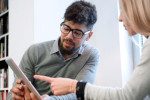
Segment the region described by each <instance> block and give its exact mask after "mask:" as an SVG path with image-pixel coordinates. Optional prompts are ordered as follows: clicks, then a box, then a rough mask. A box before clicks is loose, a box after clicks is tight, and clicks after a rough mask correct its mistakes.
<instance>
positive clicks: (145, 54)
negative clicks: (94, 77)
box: [84, 38, 150, 100]
mask: <svg viewBox="0 0 150 100" xmlns="http://www.w3.org/2000/svg"><path fill="white" fill-rule="evenodd" d="M84 92H85V93H84V98H85V100H143V99H144V98H145V97H146V96H147V95H150V38H149V39H148V40H147V41H146V42H145V43H144V46H143V48H142V56H141V59H140V62H139V64H138V66H137V67H136V68H135V70H134V71H133V73H132V76H131V78H130V80H129V81H128V82H127V84H126V85H125V87H124V88H121V89H118V88H110V87H101V86H94V85H91V84H87V85H86V87H85V91H84ZM148 100H150V98H149V99H148Z"/></svg>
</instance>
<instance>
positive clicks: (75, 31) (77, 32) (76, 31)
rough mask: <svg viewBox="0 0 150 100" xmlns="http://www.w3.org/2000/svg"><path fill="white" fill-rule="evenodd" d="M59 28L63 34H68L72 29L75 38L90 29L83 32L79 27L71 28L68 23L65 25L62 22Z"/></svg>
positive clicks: (78, 37) (79, 37)
mask: <svg viewBox="0 0 150 100" xmlns="http://www.w3.org/2000/svg"><path fill="white" fill-rule="evenodd" d="M60 30H61V32H62V33H64V34H65V35H68V34H69V33H70V31H72V35H73V37H74V38H77V39H81V38H82V37H83V35H85V34H89V33H90V31H87V32H85V33H84V32H82V31H81V30H79V29H71V28H70V27H69V26H68V25H66V24H64V23H61V24H60Z"/></svg>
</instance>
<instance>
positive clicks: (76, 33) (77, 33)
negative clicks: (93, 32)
mask: <svg viewBox="0 0 150 100" xmlns="http://www.w3.org/2000/svg"><path fill="white" fill-rule="evenodd" d="M74 34H75V35H78V36H79V35H81V34H82V33H81V32H76V31H75V32H74Z"/></svg>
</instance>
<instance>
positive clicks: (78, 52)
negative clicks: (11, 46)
mask: <svg viewBox="0 0 150 100" xmlns="http://www.w3.org/2000/svg"><path fill="white" fill-rule="evenodd" d="M96 21H97V12H96V8H95V6H94V5H92V4H90V3H88V2H85V1H76V2H74V3H73V4H71V5H70V6H69V7H68V8H67V9H66V12H65V14H64V21H63V22H62V23H61V24H60V30H61V36H60V37H59V38H58V40H53V41H48V42H44V43H39V44H35V45H32V46H31V47H30V48H29V49H28V50H27V51H26V52H25V54H24V56H23V58H22V60H21V62H20V68H21V69H22V70H23V72H24V73H25V74H26V76H27V77H28V78H29V80H30V81H31V82H32V84H33V85H34V86H35V88H36V89H37V90H38V92H39V93H40V94H41V95H43V94H48V95H53V94H52V92H51V91H50V89H49V88H50V85H49V83H47V82H43V81H39V80H35V79H34V78H33V75H35V74H39V75H44V76H49V77H65V78H72V79H77V80H83V81H87V82H90V83H93V82H94V80H95V75H96V70H97V67H98V61H99V52H98V50H97V49H96V48H94V47H93V46H90V45H88V44H85V43H84V42H85V41H88V40H89V39H90V38H91V36H92V34H93V32H92V28H93V25H94V24H95V22H96ZM15 80H17V77H16V78H15ZM16 84H17V85H16ZM24 92H25V91H24V87H23V85H21V80H19V79H18V80H17V81H15V82H14V87H13V88H12V89H11V92H10V93H9V95H8V99H10V100H11V99H12V98H13V99H19V100H21V99H27V98H30V95H29V96H25V94H26V93H24ZM10 94H12V95H10ZM54 98H55V99H64V100H67V99H76V96H75V94H68V95H64V96H51V100H52V99H54Z"/></svg>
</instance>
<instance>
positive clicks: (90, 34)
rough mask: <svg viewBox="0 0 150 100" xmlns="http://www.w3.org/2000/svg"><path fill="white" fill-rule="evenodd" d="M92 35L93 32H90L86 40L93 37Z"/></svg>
mask: <svg viewBox="0 0 150 100" xmlns="http://www.w3.org/2000/svg"><path fill="white" fill-rule="evenodd" d="M92 35H93V32H90V33H89V34H88V37H87V38H86V41H88V40H89V39H90V38H91V36H92Z"/></svg>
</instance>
